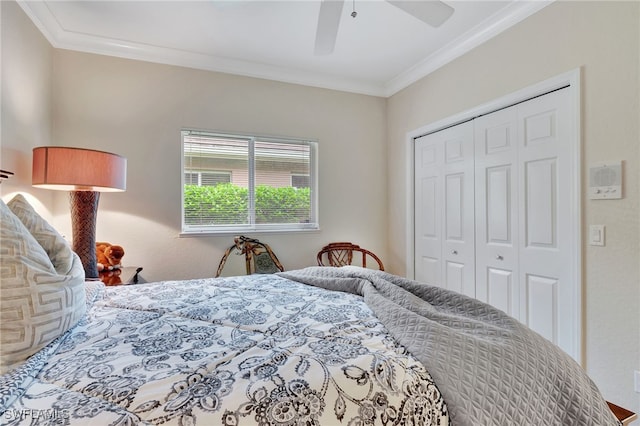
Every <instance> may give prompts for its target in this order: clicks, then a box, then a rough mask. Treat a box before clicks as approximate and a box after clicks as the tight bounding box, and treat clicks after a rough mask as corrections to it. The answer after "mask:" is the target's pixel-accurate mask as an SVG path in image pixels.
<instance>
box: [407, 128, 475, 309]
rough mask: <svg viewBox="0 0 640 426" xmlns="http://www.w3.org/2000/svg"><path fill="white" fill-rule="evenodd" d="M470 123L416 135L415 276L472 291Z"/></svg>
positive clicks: (453, 287)
mask: <svg viewBox="0 0 640 426" xmlns="http://www.w3.org/2000/svg"><path fill="white" fill-rule="evenodd" d="M473 156H474V148H473V123H472V122H467V123H462V124H459V125H457V126H454V127H450V128H448V129H445V130H442V131H439V132H437V133H433V134H431V135H426V136H423V137H421V138H419V139H416V141H415V152H414V160H415V164H414V170H415V200H414V201H415V278H416V279H417V280H419V281H423V282H426V283H428V284H432V285H437V286H440V287H445V288H448V289H451V290H455V291H457V292H459V293H463V294H466V295H469V296H471V297H475V291H476V290H475V264H474V261H475V253H474V251H475V242H474V239H475V232H474V183H473V179H474V177H473V170H474V166H473Z"/></svg>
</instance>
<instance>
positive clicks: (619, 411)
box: [607, 401, 638, 426]
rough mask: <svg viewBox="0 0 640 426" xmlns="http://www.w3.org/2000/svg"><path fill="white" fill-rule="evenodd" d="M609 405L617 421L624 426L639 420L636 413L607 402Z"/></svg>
mask: <svg viewBox="0 0 640 426" xmlns="http://www.w3.org/2000/svg"><path fill="white" fill-rule="evenodd" d="M607 404H608V405H609V409H610V410H611V411H613V414H614V415H615V416H616V419H618V420H620V422H621V423H622V426H627V425H628V424H630V423H631V422H632V421H634V420H636V419H637V418H638V416H637V414H636V413H634V412H633V411H629V410H627V409H626V408H622V407H620V406H618V405H616V404H612V403H610V402H609V401H607Z"/></svg>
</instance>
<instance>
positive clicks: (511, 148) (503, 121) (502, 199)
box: [474, 107, 520, 318]
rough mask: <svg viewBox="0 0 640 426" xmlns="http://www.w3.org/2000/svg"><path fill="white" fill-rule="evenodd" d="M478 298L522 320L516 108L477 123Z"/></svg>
mask: <svg viewBox="0 0 640 426" xmlns="http://www.w3.org/2000/svg"><path fill="white" fill-rule="evenodd" d="M474 124H475V167H476V247H477V252H476V297H477V298H478V299H480V300H482V301H483V302H487V303H489V304H490V305H493V306H495V307H496V308H498V309H500V310H503V311H505V312H506V313H508V314H509V315H511V316H513V317H515V318H519V317H520V287H519V285H518V245H519V241H518V237H519V234H518V142H517V137H518V130H517V111H516V107H511V108H506V109H503V110H500V111H497V112H494V113H492V114H488V115H485V116H482V117H479V118H477V119H476V120H474Z"/></svg>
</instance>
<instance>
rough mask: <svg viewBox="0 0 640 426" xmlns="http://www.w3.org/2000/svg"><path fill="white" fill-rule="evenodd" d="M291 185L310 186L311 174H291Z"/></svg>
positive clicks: (298, 186)
mask: <svg viewBox="0 0 640 426" xmlns="http://www.w3.org/2000/svg"><path fill="white" fill-rule="evenodd" d="M291 186H293V187H294V188H309V175H296V174H292V175H291Z"/></svg>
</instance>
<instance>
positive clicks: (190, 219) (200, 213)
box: [184, 183, 311, 226]
mask: <svg viewBox="0 0 640 426" xmlns="http://www.w3.org/2000/svg"><path fill="white" fill-rule="evenodd" d="M255 192H256V200H255V210H256V215H255V216H256V222H257V223H307V222H309V212H310V211H311V209H310V203H311V192H310V189H309V188H293V187H290V186H288V187H279V188H274V187H272V186H269V185H257V186H256V188H255ZM248 200H249V191H248V189H247V188H243V187H240V186H236V185H234V184H232V183H221V184H218V185H215V186H198V185H185V186H184V211H185V223H186V224H187V225H192V226H193V225H203V226H207V225H242V224H247V221H248V219H247V218H248V204H249V201H248Z"/></svg>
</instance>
